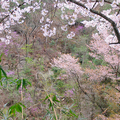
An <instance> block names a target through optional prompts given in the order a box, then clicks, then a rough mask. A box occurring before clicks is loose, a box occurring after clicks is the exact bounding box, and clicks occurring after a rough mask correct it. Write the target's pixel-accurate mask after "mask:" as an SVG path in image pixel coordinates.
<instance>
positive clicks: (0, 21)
mask: <svg viewBox="0 0 120 120" xmlns="http://www.w3.org/2000/svg"><path fill="white" fill-rule="evenodd" d="M24 4H25V2H23V3H21V4H20V5H19V6H18V7H17V8H19V7H21V6H22V5H24ZM17 8H15V10H13V11H12V12H11V14H13V13H14V11H16V10H17ZM9 16H10V15H6V16H5V17H4V18H2V19H1V20H0V23H2V22H3V21H4V20H5V19H6V18H8V17H9Z"/></svg>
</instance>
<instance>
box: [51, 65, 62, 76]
mask: <svg viewBox="0 0 120 120" xmlns="http://www.w3.org/2000/svg"><path fill="white" fill-rule="evenodd" d="M52 71H53V73H54V77H55V78H57V77H58V76H59V75H60V73H61V71H62V69H60V68H58V67H53V68H52Z"/></svg>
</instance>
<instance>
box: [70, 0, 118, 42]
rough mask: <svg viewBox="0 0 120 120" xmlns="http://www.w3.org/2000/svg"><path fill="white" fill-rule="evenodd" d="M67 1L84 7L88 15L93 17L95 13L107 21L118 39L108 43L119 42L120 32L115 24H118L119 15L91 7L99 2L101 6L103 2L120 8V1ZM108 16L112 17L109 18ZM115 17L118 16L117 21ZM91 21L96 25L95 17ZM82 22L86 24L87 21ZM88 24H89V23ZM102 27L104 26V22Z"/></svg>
mask: <svg viewBox="0 0 120 120" xmlns="http://www.w3.org/2000/svg"><path fill="white" fill-rule="evenodd" d="M68 1H70V2H72V3H75V4H76V5H78V6H80V7H83V8H84V9H86V10H87V11H88V14H89V16H90V17H92V18H93V17H95V15H97V16H100V17H101V18H103V19H102V21H105V20H106V21H105V22H106V23H107V22H109V23H110V24H111V25H112V28H113V30H114V33H115V35H116V37H117V40H118V42H116V43H110V44H120V32H119V30H118V25H117V24H119V21H120V15H119V14H117V16H115V15H116V14H114V15H112V16H110V15H109V13H110V12H109V11H108V12H107V11H103V13H101V12H99V11H96V10H94V9H93V8H94V7H95V6H97V3H100V5H101V6H103V5H104V2H106V3H109V4H111V6H112V7H117V8H118V9H120V5H118V4H119V3H120V1H119V0H117V1H116V2H115V0H114V1H113V2H109V1H106V0H105V1H104V0H102V2H100V0H96V1H95V2H90V1H89V0H88V3H86V4H85V5H84V4H83V3H84V2H80V1H79V0H77V1H75V0H68ZM90 12H91V13H93V14H95V15H93V16H92V15H91V13H90ZM113 16H115V18H113ZM110 17H112V18H110ZM116 17H118V18H117V19H118V20H117V23H116V21H114V20H116ZM98 18H99V17H98ZM85 22H86V23H85ZM93 22H94V23H93ZM93 22H92V23H93V24H96V25H97V23H96V22H97V21H96V19H93ZM84 23H85V24H87V21H84ZM107 24H108V23H107ZM89 26H91V25H89ZM102 27H105V24H104V25H103V26H102ZM101 30H102V28H101ZM101 30H100V29H99V32H102V31H101Z"/></svg>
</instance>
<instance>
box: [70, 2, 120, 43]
mask: <svg viewBox="0 0 120 120" xmlns="http://www.w3.org/2000/svg"><path fill="white" fill-rule="evenodd" d="M68 1H70V2H72V3H75V4H76V5H78V6H81V7H83V8H85V9H88V8H87V7H86V6H85V5H84V4H82V3H80V2H77V1H75V0H68ZM105 1H106V0H105ZM90 12H92V13H94V14H96V15H99V16H100V17H102V18H104V19H105V20H107V21H108V22H110V23H111V25H112V27H113V30H114V32H115V35H116V37H117V40H118V44H120V33H119V31H118V28H117V26H116V23H115V22H114V21H113V20H112V19H110V18H108V17H107V16H106V15H104V14H102V13H101V12H98V11H96V10H93V9H90ZM113 44H114V43H113ZM115 44H116V43H115Z"/></svg>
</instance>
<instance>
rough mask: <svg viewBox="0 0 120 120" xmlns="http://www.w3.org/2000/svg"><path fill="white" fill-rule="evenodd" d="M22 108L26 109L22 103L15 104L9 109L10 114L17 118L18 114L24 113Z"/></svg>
mask: <svg viewBox="0 0 120 120" xmlns="http://www.w3.org/2000/svg"><path fill="white" fill-rule="evenodd" d="M22 107H24V108H26V107H25V105H23V104H22V103H20V102H19V103H15V104H14V105H12V106H11V107H10V108H9V114H10V115H13V116H16V112H19V113H22Z"/></svg>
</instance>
